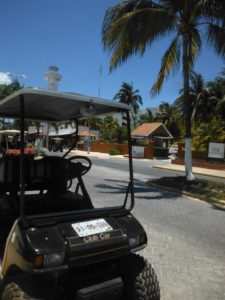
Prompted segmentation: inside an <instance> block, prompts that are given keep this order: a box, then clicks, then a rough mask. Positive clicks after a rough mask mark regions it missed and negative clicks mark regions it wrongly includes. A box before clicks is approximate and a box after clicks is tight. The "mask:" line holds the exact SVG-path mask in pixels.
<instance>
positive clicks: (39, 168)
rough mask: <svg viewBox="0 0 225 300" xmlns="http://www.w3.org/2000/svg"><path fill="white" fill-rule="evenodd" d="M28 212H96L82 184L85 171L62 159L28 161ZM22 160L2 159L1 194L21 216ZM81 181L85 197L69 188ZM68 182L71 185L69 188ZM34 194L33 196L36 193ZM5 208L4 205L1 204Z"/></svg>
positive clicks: (26, 186) (26, 198)
mask: <svg viewBox="0 0 225 300" xmlns="http://www.w3.org/2000/svg"><path fill="white" fill-rule="evenodd" d="M24 165H25V177H24V179H25V189H26V194H25V210H26V213H27V214H36V213H37V214H41V213H50V212H60V211H65V210H77V209H85V208H93V206H92V204H91V201H90V198H89V196H88V193H87V191H86V189H85V187H84V184H83V181H82V178H81V176H82V172H83V171H84V170H83V167H82V164H80V163H74V162H70V160H69V159H64V158H62V157H55V156H46V157H43V158H42V159H37V160H35V159H33V158H32V157H25V159H24ZM19 175H20V160H19V157H17V156H6V157H3V158H2V159H0V192H1V194H2V195H5V198H4V201H5V199H6V198H8V199H9V202H11V203H12V206H13V207H14V210H16V211H17V213H19V211H18V210H19V199H18V198H19V196H18V193H19V191H20V182H19ZM75 178H77V179H78V184H79V186H80V187H81V190H82V195H80V194H78V191H77V190H76V192H75V193H74V192H72V191H70V190H68V187H70V186H71V185H72V180H73V179H75ZM68 182H69V183H70V184H69V186H68ZM34 191H35V194H34V193H31V192H34ZM0 206H1V203H0Z"/></svg>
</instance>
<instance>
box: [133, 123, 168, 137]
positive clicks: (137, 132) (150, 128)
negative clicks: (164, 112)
mask: <svg viewBox="0 0 225 300" xmlns="http://www.w3.org/2000/svg"><path fill="white" fill-rule="evenodd" d="M160 127H162V128H163V130H165V132H166V134H167V135H168V137H171V138H172V137H173V136H172V135H171V133H170V132H169V131H168V129H167V128H166V126H165V125H164V124H163V123H159V122H158V123H143V124H142V125H140V126H139V127H138V128H136V129H134V130H133V131H132V133H131V135H132V136H140V137H148V136H150V135H151V134H153V133H154V132H155V131H156V130H157V129H158V128H160Z"/></svg>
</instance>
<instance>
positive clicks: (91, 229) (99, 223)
mask: <svg viewBox="0 0 225 300" xmlns="http://www.w3.org/2000/svg"><path fill="white" fill-rule="evenodd" d="M72 227H73V229H74V230H75V231H76V233H77V234H78V235H79V236H80V237H85V236H88V235H92V234H98V233H102V232H106V231H112V230H113V228H112V226H110V225H109V223H107V222H106V220H105V219H97V220H92V221H85V222H79V223H74V224H72Z"/></svg>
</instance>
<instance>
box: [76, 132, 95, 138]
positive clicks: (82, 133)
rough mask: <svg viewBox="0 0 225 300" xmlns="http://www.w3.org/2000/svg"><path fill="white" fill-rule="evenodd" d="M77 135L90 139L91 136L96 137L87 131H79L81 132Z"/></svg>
mask: <svg viewBox="0 0 225 300" xmlns="http://www.w3.org/2000/svg"><path fill="white" fill-rule="evenodd" d="M78 135H79V136H90V137H91V136H93V137H94V136H96V134H94V133H90V132H87V131H81V132H79V133H78Z"/></svg>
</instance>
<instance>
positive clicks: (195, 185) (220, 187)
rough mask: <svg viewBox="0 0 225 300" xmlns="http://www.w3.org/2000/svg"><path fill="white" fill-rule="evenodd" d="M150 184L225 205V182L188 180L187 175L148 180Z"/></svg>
mask: <svg viewBox="0 0 225 300" xmlns="http://www.w3.org/2000/svg"><path fill="white" fill-rule="evenodd" d="M147 184H149V185H154V186H157V187H162V188H164V189H168V190H171V191H174V192H178V193H180V194H185V195H188V196H191V197H194V198H198V199H200V200H204V201H207V202H210V203H217V204H222V205H225V184H224V183H222V182H215V181H208V180H204V179H196V180H195V181H187V180H186V178H185V176H175V177H161V178H158V179H153V180H151V181H148V183H147Z"/></svg>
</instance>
